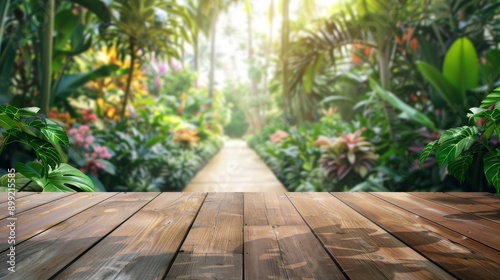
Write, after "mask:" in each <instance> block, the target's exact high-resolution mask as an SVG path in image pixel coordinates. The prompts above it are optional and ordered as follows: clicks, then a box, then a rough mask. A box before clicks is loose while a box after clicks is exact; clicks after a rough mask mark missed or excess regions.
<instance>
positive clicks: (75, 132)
mask: <svg viewBox="0 0 500 280" xmlns="http://www.w3.org/2000/svg"><path fill="white" fill-rule="evenodd" d="M77 133H78V132H77V130H76V129H74V128H72V129H70V130H68V135H70V136H75V135H76V134H77Z"/></svg>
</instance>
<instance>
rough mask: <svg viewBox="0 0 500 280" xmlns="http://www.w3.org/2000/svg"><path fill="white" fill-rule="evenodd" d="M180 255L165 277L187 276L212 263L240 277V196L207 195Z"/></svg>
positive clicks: (241, 239)
mask: <svg viewBox="0 0 500 280" xmlns="http://www.w3.org/2000/svg"><path fill="white" fill-rule="evenodd" d="M180 252H181V253H183V254H179V255H178V256H177V257H176V259H175V261H174V264H173V266H172V268H171V269H170V271H169V272H168V275H167V276H168V277H169V278H183V277H187V276H189V277H190V276H191V275H192V274H193V273H198V272H197V271H198V270H199V271H204V270H205V269H207V267H206V266H207V265H210V264H213V262H214V260H215V262H216V263H219V262H220V265H221V267H224V270H226V269H227V270H230V271H229V275H242V273H243V267H242V266H241V263H242V262H241V260H242V259H243V256H242V255H243V193H209V194H208V195H207V198H206V199H205V202H204V203H203V205H202V207H201V209H200V212H199V214H198V216H197V217H196V220H195V221H194V224H193V226H192V227H191V230H190V231H189V234H188V235H187V237H186V240H185V241H184V243H183V244H182V246H181V250H180ZM217 265H218V264H217ZM186 273H187V274H186Z"/></svg>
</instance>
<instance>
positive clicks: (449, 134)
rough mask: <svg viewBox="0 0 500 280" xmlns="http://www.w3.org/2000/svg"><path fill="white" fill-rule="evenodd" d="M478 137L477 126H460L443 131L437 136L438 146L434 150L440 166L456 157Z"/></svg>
mask: <svg viewBox="0 0 500 280" xmlns="http://www.w3.org/2000/svg"><path fill="white" fill-rule="evenodd" d="M478 138H479V136H478V128H477V127H468V126H462V127H456V128H452V129H449V130H447V131H445V132H444V133H443V135H441V137H440V138H439V142H438V144H439V147H438V148H437V150H436V158H437V160H438V164H439V165H440V166H442V165H443V164H445V163H446V162H450V161H452V160H454V159H456V158H458V157H459V156H460V155H461V153H462V152H463V151H466V150H467V149H469V148H470V147H471V146H472V144H473V143H474V141H476V140H477V139H478Z"/></svg>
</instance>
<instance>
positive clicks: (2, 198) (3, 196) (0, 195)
mask: <svg viewBox="0 0 500 280" xmlns="http://www.w3.org/2000/svg"><path fill="white" fill-rule="evenodd" d="M14 193H15V196H16V198H22V197H26V196H30V195H34V194H38V192H14ZM8 197H9V194H8V192H0V203H3V202H6V201H8V199H9V198H8Z"/></svg>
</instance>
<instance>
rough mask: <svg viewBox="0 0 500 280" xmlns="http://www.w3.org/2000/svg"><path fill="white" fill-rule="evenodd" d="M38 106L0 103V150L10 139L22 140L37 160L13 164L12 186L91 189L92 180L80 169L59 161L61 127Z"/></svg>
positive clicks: (0, 184)
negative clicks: (0, 137) (14, 174)
mask: <svg viewBox="0 0 500 280" xmlns="http://www.w3.org/2000/svg"><path fill="white" fill-rule="evenodd" d="M39 110H40V109H39V108H35V107H29V108H21V109H20V108H17V107H14V106H9V105H0V128H1V131H2V139H3V140H2V141H1V143H0V144H1V147H0V154H1V153H2V152H3V151H4V149H5V147H6V146H8V145H9V144H12V143H14V142H19V143H23V144H25V145H27V146H29V147H31V149H32V150H33V151H34V152H35V154H36V158H37V161H33V162H28V163H20V162H17V163H15V164H14V168H15V170H16V171H17V172H18V173H16V176H15V178H16V180H15V181H16V190H18V191H20V190H31V191H44V192H74V191H94V184H93V183H92V180H90V178H89V177H87V176H86V175H85V174H84V173H82V172H81V171H80V170H78V169H76V168H74V167H73V166H71V165H69V164H66V163H63V159H62V157H61V154H62V151H61V148H60V147H61V146H65V147H67V146H69V141H68V136H67V135H66V133H65V131H64V130H63V129H62V128H61V127H60V126H59V125H57V124H56V123H54V122H53V121H51V120H49V119H47V118H46V117H45V116H44V115H42V114H38V111H39ZM8 178H9V177H8V175H4V176H3V177H1V178H0V191H1V190H6V189H7V185H8V184H7V181H8Z"/></svg>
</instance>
